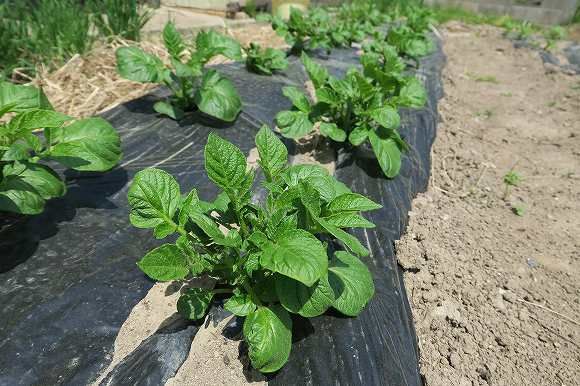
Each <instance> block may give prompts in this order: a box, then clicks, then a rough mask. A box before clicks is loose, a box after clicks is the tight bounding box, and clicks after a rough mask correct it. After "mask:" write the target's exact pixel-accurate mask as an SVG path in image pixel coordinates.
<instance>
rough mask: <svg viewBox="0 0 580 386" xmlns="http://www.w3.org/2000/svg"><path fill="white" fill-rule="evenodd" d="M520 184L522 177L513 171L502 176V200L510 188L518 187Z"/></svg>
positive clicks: (505, 197)
mask: <svg viewBox="0 0 580 386" xmlns="http://www.w3.org/2000/svg"><path fill="white" fill-rule="evenodd" d="M520 182H522V176H521V175H520V174H519V173H518V172H516V171H514V170H510V171H509V172H507V173H506V174H505V176H503V183H504V185H505V191H504V195H503V196H504V200H505V199H507V197H508V196H509V193H510V188H511V187H512V186H518V185H519V184H520Z"/></svg>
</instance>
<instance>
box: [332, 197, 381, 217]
mask: <svg viewBox="0 0 580 386" xmlns="http://www.w3.org/2000/svg"><path fill="white" fill-rule="evenodd" d="M382 207H383V206H382V205H380V204H377V203H376V202H374V201H372V200H371V199H369V198H367V197H365V196H363V195H361V194H358V193H347V194H342V195H340V196H338V197H336V198H335V199H334V200H332V202H331V203H330V204H329V205H328V208H327V210H328V211H329V212H330V213H339V212H344V211H357V212H364V211H367V210H375V209H379V208H382Z"/></svg>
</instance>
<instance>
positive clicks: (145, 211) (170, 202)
mask: <svg viewBox="0 0 580 386" xmlns="http://www.w3.org/2000/svg"><path fill="white" fill-rule="evenodd" d="M128 199H129V206H130V207H131V209H130V210H131V211H130V215H129V219H130V220H131V224H133V225H134V226H136V227H137V228H154V227H157V226H158V225H159V224H162V223H169V224H171V223H172V222H173V218H174V216H175V213H176V211H177V208H178V207H179V204H180V203H181V196H180V192H179V184H178V183H177V181H175V179H174V178H173V176H172V175H171V174H169V173H167V172H165V171H163V170H160V169H145V170H142V171H140V172H138V173H137V174H136V175H135V178H134V179H133V182H132V183H131V186H130V187H129V193H128Z"/></svg>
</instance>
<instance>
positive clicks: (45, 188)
mask: <svg viewBox="0 0 580 386" xmlns="http://www.w3.org/2000/svg"><path fill="white" fill-rule="evenodd" d="M2 174H3V176H4V178H6V177H8V176H13V177H16V178H18V179H20V180H21V181H22V182H24V183H26V184H29V185H30V186H32V187H33V188H34V190H35V191H36V192H37V193H38V195H40V197H42V198H43V199H45V200H48V199H50V198H54V197H62V196H64V194H65V193H66V185H65V184H64V182H63V181H62V180H61V179H60V177H59V176H58V174H56V173H55V172H54V171H53V170H52V169H51V168H49V167H48V166H45V165H41V164H36V163H31V162H23V163H20V164H19V165H17V166H15V165H13V164H7V165H6V166H4V169H3V170H2Z"/></svg>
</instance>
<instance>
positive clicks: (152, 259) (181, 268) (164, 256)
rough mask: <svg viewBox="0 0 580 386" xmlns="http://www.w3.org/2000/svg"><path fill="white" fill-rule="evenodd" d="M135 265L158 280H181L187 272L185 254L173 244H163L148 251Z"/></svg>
mask: <svg viewBox="0 0 580 386" xmlns="http://www.w3.org/2000/svg"><path fill="white" fill-rule="evenodd" d="M137 266H139V268H140V269H141V271H143V272H144V273H145V274H146V275H147V276H149V277H150V278H151V279H153V280H158V281H171V280H181V279H183V278H185V277H186V276H187V274H188V273H189V269H188V267H187V261H186V259H185V256H184V255H183V253H182V251H181V250H180V249H179V248H178V247H177V246H176V245H173V244H163V245H162V246H160V247H157V248H155V249H153V250H151V251H149V253H147V254H146V255H145V256H143V258H142V259H141V260H140V261H139V262H138V263H137Z"/></svg>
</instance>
